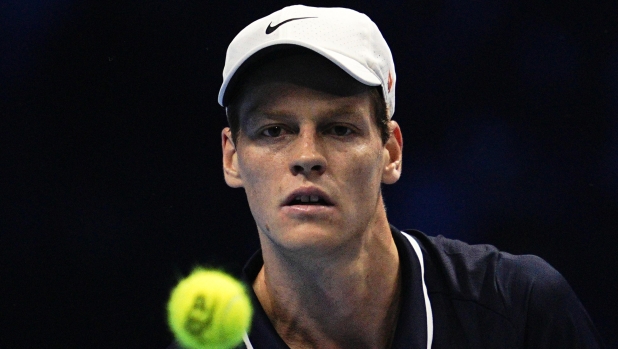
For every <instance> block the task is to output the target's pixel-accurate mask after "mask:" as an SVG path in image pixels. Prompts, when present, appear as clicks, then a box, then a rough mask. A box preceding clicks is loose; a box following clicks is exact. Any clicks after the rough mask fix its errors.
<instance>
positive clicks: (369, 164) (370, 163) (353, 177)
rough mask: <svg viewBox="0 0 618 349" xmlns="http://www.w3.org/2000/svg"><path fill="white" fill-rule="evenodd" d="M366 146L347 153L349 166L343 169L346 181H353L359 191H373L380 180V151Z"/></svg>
mask: <svg viewBox="0 0 618 349" xmlns="http://www.w3.org/2000/svg"><path fill="white" fill-rule="evenodd" d="M367 148H369V147H362V148H361V149H358V150H356V151H354V152H350V153H348V154H347V156H348V159H349V160H348V163H349V168H346V169H345V172H346V173H347V176H346V178H347V179H346V182H347V183H348V184H352V183H354V184H355V186H357V187H358V191H359V192H360V191H367V190H369V191H370V192H373V191H375V188H379V186H380V183H381V182H382V153H381V151H376V150H375V149H367Z"/></svg>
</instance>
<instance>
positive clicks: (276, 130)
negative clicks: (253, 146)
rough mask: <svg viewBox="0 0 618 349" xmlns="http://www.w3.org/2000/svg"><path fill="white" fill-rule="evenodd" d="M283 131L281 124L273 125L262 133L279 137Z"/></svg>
mask: <svg viewBox="0 0 618 349" xmlns="http://www.w3.org/2000/svg"><path fill="white" fill-rule="evenodd" d="M281 132H283V128H281V126H271V127H269V128H267V129H265V130H263V131H262V135H263V136H266V137H279V136H280V135H281Z"/></svg>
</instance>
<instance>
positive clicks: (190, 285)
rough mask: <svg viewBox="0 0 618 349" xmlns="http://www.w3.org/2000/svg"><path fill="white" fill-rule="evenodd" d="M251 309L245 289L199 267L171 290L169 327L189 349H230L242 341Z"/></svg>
mask: <svg viewBox="0 0 618 349" xmlns="http://www.w3.org/2000/svg"><path fill="white" fill-rule="evenodd" d="M252 314H253V310H252V307H251V301H250V300H249V297H248V296H247V292H246V290H245V287H244V286H243V285H242V284H241V283H240V282H239V281H237V280H236V279H234V278H233V277H231V276H229V275H228V274H226V273H224V272H221V271H218V270H209V269H202V268H198V269H196V270H194V271H193V272H192V273H191V275H189V276H188V277H187V278H185V279H183V280H181V281H180V283H178V285H177V286H176V287H175V288H174V290H173V291H172V294H171V296H170V300H169V303H168V304H167V315H168V322H169V325H170V328H171V330H172V332H173V333H174V335H175V336H176V339H177V340H178V342H179V343H180V344H181V345H182V346H184V347H186V348H191V349H230V348H233V347H235V346H237V345H238V344H240V343H241V342H242V338H243V335H244V334H245V333H246V332H247V331H248V329H249V326H250V325H251V317H252Z"/></svg>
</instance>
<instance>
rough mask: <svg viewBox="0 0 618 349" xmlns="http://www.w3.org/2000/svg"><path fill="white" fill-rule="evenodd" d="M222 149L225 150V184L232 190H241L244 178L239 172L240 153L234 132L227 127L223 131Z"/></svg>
mask: <svg viewBox="0 0 618 349" xmlns="http://www.w3.org/2000/svg"><path fill="white" fill-rule="evenodd" d="M221 148H223V176H224V177H225V183H227V185H229V186H230V187H232V188H241V187H242V186H243V184H242V178H241V177H240V172H239V171H238V153H237V152H236V145H234V141H233V139H232V131H231V130H230V128H229V127H226V128H224V129H223V131H221Z"/></svg>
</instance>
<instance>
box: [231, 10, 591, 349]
mask: <svg viewBox="0 0 618 349" xmlns="http://www.w3.org/2000/svg"><path fill="white" fill-rule="evenodd" d="M223 77H224V82H223V85H222V87H221V90H220V93H219V103H220V104H221V105H222V106H224V107H226V112H227V116H228V121H229V124H230V127H228V128H225V129H224V130H223V132H222V136H221V137H222V146H223V169H224V175H225V181H226V183H227V184H228V185H229V186H231V187H235V188H240V187H242V188H244V190H245V192H246V195H247V200H248V202H249V206H250V208H251V212H252V214H253V217H254V219H255V223H256V226H257V230H258V235H259V239H260V244H261V251H259V252H258V253H257V254H256V255H254V257H252V259H251V260H250V261H249V263H248V264H247V266H246V268H245V278H246V281H247V283H248V284H249V285H250V286H252V287H251V290H252V291H253V292H252V296H253V302H254V306H255V315H254V319H253V324H252V328H251V330H250V333H249V334H248V336H247V337H246V339H245V346H246V347H247V348H250V347H252V348H269V349H270V348H288V347H289V348H597V347H600V344H599V342H600V341H599V338H598V335H597V332H596V330H595V329H594V326H593V325H592V323H591V321H590V319H589V317H588V315H587V314H586V311H585V310H584V308H583V307H582V305H581V303H580V302H579V300H578V299H577V298H576V296H575V295H574V293H573V291H572V290H571V288H570V287H569V286H568V284H567V283H566V281H565V280H564V279H563V278H562V276H561V275H560V274H559V273H558V272H557V271H555V270H554V269H553V268H551V267H550V266H549V265H548V264H547V263H545V262H544V261H543V260H541V259H540V258H538V257H534V256H513V255H510V254H507V253H502V252H499V251H497V250H496V249H495V248H494V247H492V246H488V245H483V246H470V245H467V244H464V243H462V242H459V241H454V240H449V239H446V238H444V237H437V238H436V237H428V236H426V235H424V234H423V233H420V232H417V231H409V232H407V233H403V232H400V231H399V230H397V229H396V228H395V227H392V226H390V225H389V222H388V219H387V216H386V211H385V208H384V203H383V199H382V194H381V189H380V188H381V185H382V184H392V183H395V182H396V181H397V180H398V179H399V177H400V175H401V170H402V146H403V140H402V134H401V130H400V128H399V126H398V124H397V122H395V121H393V120H391V117H392V116H393V113H394V110H395V82H396V75H395V69H394V64H393V60H392V57H391V53H390V50H389V48H388V46H387V44H386V42H385V41H384V39H383V37H382V35H381V34H380V32H379V30H378V28H377V27H376V26H375V24H374V23H373V22H372V21H371V20H370V19H369V18H368V17H366V16H365V15H362V14H360V13H358V12H355V11H352V10H348V9H335V8H331V9H324V8H310V7H304V6H291V7H287V8H284V9H282V10H280V11H277V12H275V13H273V14H271V15H270V16H267V17H265V18H262V19H259V20H257V21H256V22H254V23H252V24H250V25H249V26H247V27H246V28H245V29H244V30H243V31H241V32H240V33H239V34H238V36H237V37H236V38H235V39H234V40H233V41H232V43H231V44H230V47H229V48H228V52H227V58H226V64H225V68H224V72H223Z"/></svg>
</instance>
